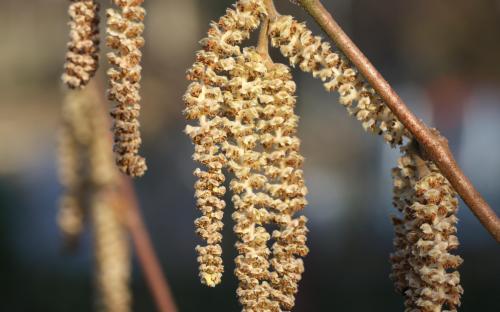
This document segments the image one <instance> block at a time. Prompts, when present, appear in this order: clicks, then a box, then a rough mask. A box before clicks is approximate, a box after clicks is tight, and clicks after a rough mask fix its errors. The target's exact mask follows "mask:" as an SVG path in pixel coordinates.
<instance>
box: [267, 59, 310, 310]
mask: <svg viewBox="0 0 500 312" xmlns="http://www.w3.org/2000/svg"><path fill="white" fill-rule="evenodd" d="M267 66H268V71H267V73H266V75H265V77H264V80H263V82H262V93H261V95H260V96H259V102H260V103H261V110H260V121H259V123H258V126H257V129H258V134H259V141H260V143H261V144H262V146H263V149H264V152H263V154H262V158H263V161H262V163H263V170H264V174H265V177H266V180H265V181H266V183H265V186H264V189H265V191H266V192H267V194H269V196H270V197H271V200H270V201H269V202H268V203H266V205H267V206H268V207H269V208H270V210H271V215H272V221H273V222H274V224H276V225H277V226H278V229H277V230H275V231H273V233H272V238H273V239H274V243H273V245H272V259H271V262H270V263H271V267H272V269H273V272H271V273H270V276H269V280H270V283H271V285H272V287H273V292H272V295H271V297H272V298H273V299H274V300H277V301H278V302H279V304H280V307H281V308H282V309H283V310H286V311H288V310H291V309H292V308H293V306H294V305H295V294H296V293H297V291H298V282H299V280H300V279H301V275H302V273H303V271H304V265H303V262H302V259H300V257H304V256H306V255H307V253H308V251H309V249H308V248H307V246H306V235H307V227H306V222H307V219H306V218H305V217H304V216H295V214H296V212H298V211H300V210H302V209H303V208H304V207H305V206H306V205H307V201H306V199H305V196H306V194H307V188H306V186H305V183H304V177H303V172H302V169H301V168H302V163H303V161H304V158H303V157H302V156H301V154H300V150H299V149H300V140H299V138H298V137H297V136H296V132H297V126H298V116H297V115H295V113H294V108H295V104H296V99H295V97H294V94H295V89H296V86H295V83H294V82H293V80H292V75H291V73H290V70H289V68H288V67H287V66H285V65H283V64H277V63H267Z"/></svg>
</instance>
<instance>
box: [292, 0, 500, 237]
mask: <svg viewBox="0 0 500 312" xmlns="http://www.w3.org/2000/svg"><path fill="white" fill-rule="evenodd" d="M298 2H299V4H300V5H301V6H302V7H303V8H304V10H306V11H307V13H309V15H311V17H312V18H313V19H314V20H315V21H316V23H318V25H319V26H321V28H322V29H323V30H324V31H325V32H326V34H327V35H328V36H329V37H330V39H331V40H333V41H334V42H335V43H336V44H337V46H338V47H339V49H340V50H341V51H342V52H343V53H344V54H345V55H346V56H347V58H349V60H350V61H351V62H352V63H353V65H354V66H356V68H357V69H358V70H359V71H360V73H361V74H362V75H363V77H364V78H365V79H366V80H367V81H368V83H370V85H371V86H372V87H373V89H375V91H376V92H377V93H378V94H379V95H380V97H381V98H382V99H383V100H384V102H385V103H386V104H387V106H388V107H389V108H390V109H391V110H392V112H393V113H394V115H396V116H397V117H398V119H399V121H401V123H403V124H404V126H405V127H406V129H407V130H408V131H410V132H411V133H412V134H413V136H414V137H415V139H416V140H417V141H418V142H419V144H420V146H421V147H422V149H423V151H424V153H425V156H427V157H428V158H429V159H431V160H432V161H434V163H436V165H437V166H438V168H439V169H440V170H441V172H442V174H443V175H444V176H445V177H446V178H447V179H448V181H449V182H450V183H451V185H452V186H453V188H454V189H455V190H456V191H457V193H458V194H459V195H460V197H462V199H463V200H464V202H465V203H466V204H467V206H469V208H470V210H471V211H472V212H473V213H474V215H475V216H476V217H477V218H478V219H479V221H480V222H481V223H482V224H483V226H484V227H485V228H486V230H487V231H488V232H490V234H491V235H492V236H493V237H494V238H495V239H496V240H497V242H500V219H499V218H498V216H497V215H496V214H495V212H494V211H493V210H492V209H491V207H490V206H489V205H488V203H487V202H486V201H485V200H484V198H483V197H482V196H481V194H480V193H479V192H478V191H477V190H476V189H475V188H474V186H473V185H472V183H471V181H470V180H469V179H468V178H467V177H466V176H465V174H464V173H463V171H462V170H461V169H460V167H459V166H458V164H457V162H456V160H455V158H454V157H453V154H452V152H451V150H450V148H449V146H448V143H447V140H446V138H444V137H443V136H441V135H440V134H439V133H437V132H436V131H433V130H432V129H430V128H429V127H427V126H426V125H425V124H424V123H423V122H422V120H420V119H418V118H417V117H416V116H415V115H414V114H413V113H412V111H410V109H409V108H408V107H407V106H406V104H405V103H404V102H403V100H402V99H401V98H400V97H399V96H398V95H397V94H396V92H395V91H394V90H393V89H392V88H391V86H390V85H389V83H388V82H387V81H386V80H385V79H384V78H383V77H382V75H381V74H380V73H379V72H378V71H377V69H375V67H374V66H373V65H372V64H371V63H370V61H369V60H368V59H367V58H366V56H365V55H364V54H363V53H362V52H361V51H360V50H359V48H358V47H357V46H356V45H355V44H354V43H353V42H352V40H351V39H350V38H349V36H347V34H346V33H345V32H344V31H343V30H342V28H341V27H340V26H339V25H338V24H337V22H335V20H334V19H333V17H332V16H331V14H330V13H328V11H327V10H326V9H325V7H324V6H323V4H322V3H321V1H320V0H298Z"/></svg>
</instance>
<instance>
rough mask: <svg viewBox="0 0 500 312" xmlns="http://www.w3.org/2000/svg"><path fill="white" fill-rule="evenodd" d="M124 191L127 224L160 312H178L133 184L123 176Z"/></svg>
mask: <svg viewBox="0 0 500 312" xmlns="http://www.w3.org/2000/svg"><path fill="white" fill-rule="evenodd" d="M123 191H124V195H125V196H124V197H125V200H126V203H125V205H126V209H124V213H125V223H126V225H127V227H128V229H129V232H130V236H131V237H132V241H133V242H134V245H135V251H136V253H137V257H138V258H139V262H140V264H141V268H142V270H143V273H144V275H145V276H146V280H147V282H148V284H149V288H150V289H151V292H152V293H153V297H154V299H155V301H156V305H157V308H158V311H160V312H177V308H176V306H175V303H174V299H173V296H172V293H171V291H170V287H169V286H168V284H167V281H166V279H165V278H164V275H163V272H162V269H161V266H160V263H159V261H158V259H157V257H156V254H155V251H154V248H153V245H152V244H151V240H150V238H149V235H148V232H147V230H146V226H145V225H144V221H143V219H142V216H141V213H140V211H139V204H138V202H137V198H136V196H135V192H134V189H133V187H132V182H131V181H130V178H128V177H126V176H123Z"/></svg>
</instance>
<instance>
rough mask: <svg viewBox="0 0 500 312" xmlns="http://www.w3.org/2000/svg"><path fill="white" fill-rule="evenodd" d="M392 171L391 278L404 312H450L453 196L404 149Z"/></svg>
mask: <svg viewBox="0 0 500 312" xmlns="http://www.w3.org/2000/svg"><path fill="white" fill-rule="evenodd" d="M405 152H406V154H405V155H404V156H403V157H402V158H401V159H400V161H399V167H398V168H396V169H395V170H394V177H395V180H394V181H395V204H396V207H397V208H398V210H399V211H401V212H402V218H401V219H397V218H395V222H394V223H395V230H396V239H395V247H396V251H395V252H394V253H393V254H392V255H391V261H392V262H393V273H392V278H393V279H394V281H395V285H396V289H397V290H398V291H400V292H402V293H403V294H404V295H405V297H406V301H405V306H406V309H405V311H407V312H413V311H422V312H435V311H456V310H457V307H458V306H459V305H460V295H461V294H462V293H463V289H462V287H461V286H460V274H459V273H458V272H457V271H454V270H455V269H457V267H458V266H459V265H460V264H461V263H462V262H463V260H462V259H461V258H460V257H459V256H456V255H452V254H451V253H450V251H451V250H453V249H456V248H457V247H458V245H459V243H458V239H457V237H456V235H455V234H456V231H457V229H456V224H457V221H458V219H457V217H456V213H457V209H458V199H457V194H456V192H455V191H454V190H453V188H452V187H451V185H450V183H449V182H448V181H447V180H446V178H445V177H444V176H443V175H442V174H441V173H440V172H439V169H438V168H437V167H436V166H435V164H433V163H432V162H430V161H427V162H425V161H423V160H422V159H421V158H419V157H418V156H417V155H416V154H415V152H414V151H412V150H411V149H407V150H406V151H405Z"/></svg>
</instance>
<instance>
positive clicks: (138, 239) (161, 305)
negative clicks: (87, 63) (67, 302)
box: [94, 78, 177, 312]
mask: <svg viewBox="0 0 500 312" xmlns="http://www.w3.org/2000/svg"><path fill="white" fill-rule="evenodd" d="M94 80H95V81H94V84H95V87H96V89H98V91H99V93H100V94H104V91H103V90H102V88H101V86H102V83H101V81H100V80H99V79H98V78H94ZM99 101H100V102H101V104H102V107H103V108H104V111H107V106H106V102H105V101H102V97H99ZM109 140H112V137H111V134H110V135H109ZM121 182H122V183H121V185H120V187H121V188H120V190H119V191H121V192H120V194H119V195H120V196H119V199H120V200H121V201H122V205H119V209H120V215H121V216H122V218H123V219H122V222H123V223H124V224H125V226H126V227H127V229H128V232H129V233H130V236H131V238H132V241H133V243H134V246H135V252H136V253H137V257H138V258H139V263H140V266H141V269H142V271H143V273H144V275H145V277H146V280H147V283H148V285H149V288H150V290H151V293H152V295H153V298H154V300H155V302H156V306H157V309H158V311H160V312H177V307H176V305H175V301H174V299H173V296H172V292H171V291H170V287H169V286H168V282H167V280H166V278H165V275H164V274H163V271H162V269H161V266H160V262H159V261H158V258H157V257H156V253H155V251H154V248H153V244H152V243H151V239H150V238H149V234H148V232H147V230H146V226H145V225H144V221H143V218H142V215H141V213H140V208H139V203H138V201H137V197H136V195H135V191H134V187H133V186H132V181H131V180H130V178H128V177H127V176H125V175H122V181H121Z"/></svg>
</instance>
